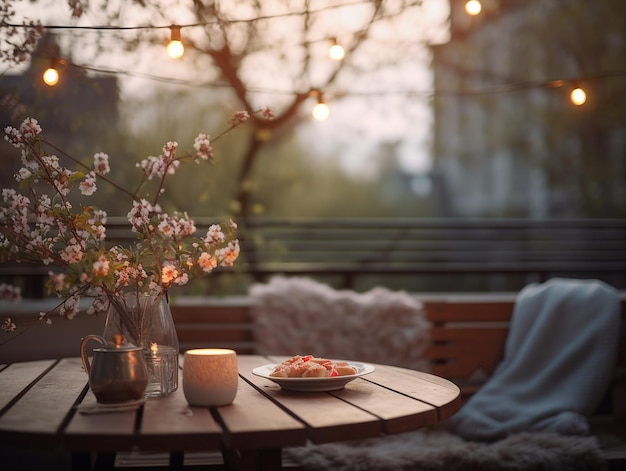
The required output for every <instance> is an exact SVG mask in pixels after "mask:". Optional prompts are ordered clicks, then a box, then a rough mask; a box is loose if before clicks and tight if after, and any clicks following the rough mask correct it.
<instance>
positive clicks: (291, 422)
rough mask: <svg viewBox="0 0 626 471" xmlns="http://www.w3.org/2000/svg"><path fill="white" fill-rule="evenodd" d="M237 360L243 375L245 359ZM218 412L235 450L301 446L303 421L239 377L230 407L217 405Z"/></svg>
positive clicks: (303, 441)
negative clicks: (235, 394) (242, 361)
mask: <svg viewBox="0 0 626 471" xmlns="http://www.w3.org/2000/svg"><path fill="white" fill-rule="evenodd" d="M240 360H241V358H238V361H239V371H240V374H242V375H243V376H245V370H247V369H248V367H247V366H246V362H244V364H243V365H242V364H241V362H240ZM216 411H217V413H218V415H219V417H220V418H221V420H222V422H223V424H224V426H225V428H226V431H225V438H224V439H225V443H226V445H227V446H229V447H232V448H238V449H249V448H281V447H283V446H297V445H304V444H305V442H306V434H305V428H304V424H302V422H300V421H298V420H296V419H294V418H293V417H292V416H291V415H289V414H288V413H287V412H285V411H284V410H283V409H281V408H280V407H279V406H278V405H276V404H275V403H273V402H272V401H271V400H270V399H268V398H267V397H266V396H264V395H263V394H260V393H259V392H258V391H257V390H256V389H255V388H253V387H252V386H250V385H249V384H248V383H247V382H246V381H245V380H244V379H241V378H240V379H239V386H238V389H237V396H236V397H235V400H234V401H233V403H232V404H231V405H229V406H224V407H218V408H217V410H216Z"/></svg>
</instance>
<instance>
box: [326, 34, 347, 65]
mask: <svg viewBox="0 0 626 471" xmlns="http://www.w3.org/2000/svg"><path fill="white" fill-rule="evenodd" d="M328 55H329V56H330V58H331V59H333V60H336V61H340V60H342V59H343V58H344V57H346V51H345V50H344V48H343V47H341V45H340V44H338V43H337V39H335V38H333V43H332V45H331V46H330V49H329V50H328Z"/></svg>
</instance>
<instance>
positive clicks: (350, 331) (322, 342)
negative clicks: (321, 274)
mask: <svg viewBox="0 0 626 471" xmlns="http://www.w3.org/2000/svg"><path fill="white" fill-rule="evenodd" d="M250 297H251V302H252V304H251V315H252V318H253V322H254V329H255V330H254V333H255V337H256V339H257V342H258V348H259V353H261V354H276V355H290V356H291V355H295V354H302V355H304V354H312V355H317V356H324V357H329V358H337V359H346V360H358V361H364V362H372V363H384V364H388V365H395V366H402V367H407V368H413V369H417V370H421V371H425V370H426V369H427V368H428V366H427V365H428V362H427V361H426V360H425V359H424V358H423V352H424V350H425V348H426V347H427V346H428V343H429V340H430V336H429V328H430V324H429V322H428V321H427V320H426V318H425V316H424V309H423V306H422V304H421V303H420V302H419V301H418V300H417V299H415V298H414V297H412V296H410V295H409V294H408V293H406V292H401V291H390V290H388V289H386V288H375V289H372V290H371V291H368V292H366V293H357V292H355V291H351V290H335V289H333V288H331V287H330V286H328V285H325V284H322V283H319V282H317V281H314V280H312V279H309V278H301V277H290V278H287V277H282V276H276V277H273V278H272V279H271V280H270V282H269V283H267V284H256V285H253V286H252V287H251V288H250Z"/></svg>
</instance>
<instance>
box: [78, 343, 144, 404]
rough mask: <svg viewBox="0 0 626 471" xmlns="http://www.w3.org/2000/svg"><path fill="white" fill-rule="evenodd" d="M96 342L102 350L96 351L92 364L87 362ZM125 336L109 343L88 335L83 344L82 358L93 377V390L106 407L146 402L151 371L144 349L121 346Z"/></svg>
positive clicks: (90, 379) (98, 348)
mask: <svg viewBox="0 0 626 471" xmlns="http://www.w3.org/2000/svg"><path fill="white" fill-rule="evenodd" d="M90 340H95V341H97V342H99V343H101V344H102V347H97V348H94V349H93V360H92V362H91V364H90V363H89V359H88V358H87V343H88V342H89V341H90ZM121 340H122V339H121V336H119V337H118V336H114V342H113V343H111V342H107V341H106V340H105V339H104V337H102V336H100V335H93V334H91V335H87V336H86V337H84V338H83V339H82V341H81V343H80V357H81V359H82V361H83V367H84V368H85V371H86V372H87V374H88V375H89V387H90V388H91V390H92V391H93V394H94V395H95V396H96V400H97V401H98V402H100V403H103V404H111V403H119V402H128V401H134V400H138V399H141V398H143V395H144V392H145V391H146V387H147V386H148V369H147V367H146V361H145V359H144V356H143V349H142V348H141V347H136V346H134V345H130V346H128V345H124V346H122V345H121V343H122V342H121Z"/></svg>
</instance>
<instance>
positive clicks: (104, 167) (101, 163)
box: [93, 152, 111, 175]
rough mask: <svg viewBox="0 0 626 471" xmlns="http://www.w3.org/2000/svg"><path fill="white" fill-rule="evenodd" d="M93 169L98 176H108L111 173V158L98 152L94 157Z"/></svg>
mask: <svg viewBox="0 0 626 471" xmlns="http://www.w3.org/2000/svg"><path fill="white" fill-rule="evenodd" d="M93 168H94V171H95V172H96V173H97V174H98V175H106V174H107V173H109V172H110V171H111V167H109V156H108V155H107V154H105V153H104V152H98V153H96V154H94V156H93Z"/></svg>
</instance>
